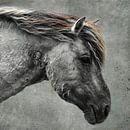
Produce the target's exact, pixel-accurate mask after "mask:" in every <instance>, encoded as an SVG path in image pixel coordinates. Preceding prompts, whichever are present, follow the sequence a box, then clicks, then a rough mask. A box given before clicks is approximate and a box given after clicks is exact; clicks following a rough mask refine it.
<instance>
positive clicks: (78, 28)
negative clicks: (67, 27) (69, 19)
mask: <svg viewBox="0 0 130 130" xmlns="http://www.w3.org/2000/svg"><path fill="white" fill-rule="evenodd" d="M85 19H86V17H82V18H79V19H78V20H77V21H76V22H75V23H74V25H73V26H72V27H71V31H72V32H73V33H75V34H79V33H80V31H81V30H82V28H83V26H84V24H85Z"/></svg>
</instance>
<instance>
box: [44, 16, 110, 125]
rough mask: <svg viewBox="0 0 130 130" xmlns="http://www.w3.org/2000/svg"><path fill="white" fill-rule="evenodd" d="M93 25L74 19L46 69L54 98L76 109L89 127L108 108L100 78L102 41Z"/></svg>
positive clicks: (48, 58)
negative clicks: (62, 100) (73, 105)
mask: <svg viewBox="0 0 130 130" xmlns="http://www.w3.org/2000/svg"><path fill="white" fill-rule="evenodd" d="M88 24H89V26H88ZM94 26H96V25H95V24H94V23H91V22H90V23H89V22H85V17H83V18H80V19H78V20H77V21H76V22H75V23H74V24H73V25H72V27H71V28H70V30H69V31H68V32H67V33H64V35H66V36H67V37H68V40H66V41H65V42H61V43H60V44H58V45H57V46H55V47H54V48H53V49H52V50H51V51H50V52H49V53H48V55H47V66H46V73H47V77H48V79H49V80H50V81H51V84H52V86H53V87H54V89H55V90H56V92H57V93H58V95H59V96H60V97H61V98H62V99H64V100H65V101H67V102H69V103H72V104H75V105H76V106H78V107H79V108H80V109H81V110H82V111H83V113H84V116H85V119H86V120H87V121H88V122H89V123H90V124H96V123H101V122H103V121H104V120H105V119H106V117H107V116H108V113H109V111H110V105H111V99H110V92H109V89H108V87H107V85H106V83H105V81H104V79H103V76H102V64H103V60H104V45H103V40H102V37H101V35H100V33H101V32H100V31H99V29H98V28H97V30H96V28H95V27H94ZM94 29H95V30H94ZM70 39H71V40H70Z"/></svg>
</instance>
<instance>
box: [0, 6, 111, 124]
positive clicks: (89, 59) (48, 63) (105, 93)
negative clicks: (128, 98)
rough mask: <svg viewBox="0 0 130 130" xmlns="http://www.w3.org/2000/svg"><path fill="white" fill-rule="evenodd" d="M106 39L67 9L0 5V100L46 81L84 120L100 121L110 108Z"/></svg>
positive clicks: (90, 121) (96, 26) (91, 23)
mask: <svg viewBox="0 0 130 130" xmlns="http://www.w3.org/2000/svg"><path fill="white" fill-rule="evenodd" d="M104 60H105V43H104V40H103V33H102V30H101V28H100V27H99V26H98V25H97V24H96V21H92V20H86V17H81V18H80V17H77V16H72V15H66V14H60V13H59V14H54V13H47V12H45V11H36V10H33V9H32V10H31V9H21V8H17V7H0V103H2V102H3V101H5V100H7V99H8V98H9V97H11V96H14V95H16V94H17V93H19V92H20V91H22V90H23V89H24V88H26V87H27V86H31V85H32V84H35V83H38V82H41V81H44V80H49V81H50V82H51V85H52V87H53V88H54V90H55V91H56V92H57V94H58V95H59V97H60V98H61V99H63V100H65V101H66V102H68V103H72V104H74V105H76V106H77V107H78V108H79V109H80V110H81V111H82V112H83V113H84V117H85V119H86V120H87V121H88V123H90V124H92V125H94V124H98V123H102V122H104V120H105V119H106V118H107V116H108V114H109V112H110V108H111V96H110V91H109V88H108V87H107V84H106V83H105V81H104V79H103V76H102V67H103V65H104Z"/></svg>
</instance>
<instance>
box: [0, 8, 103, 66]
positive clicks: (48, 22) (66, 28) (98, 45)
mask: <svg viewBox="0 0 130 130" xmlns="http://www.w3.org/2000/svg"><path fill="white" fill-rule="evenodd" d="M0 18H8V19H9V21H14V22H15V23H16V25H17V26H18V27H19V29H21V30H23V31H26V32H27V33H29V34H33V35H36V36H40V37H49V38H52V39H54V40H58V41H66V40H67V41H68V40H72V38H73V36H72V35H71V33H70V29H71V27H72V25H73V24H74V23H75V22H76V20H78V17H76V16H71V15H63V14H62V15H61V14H52V13H45V11H33V10H21V9H17V8H15V7H2V8H0ZM79 37H80V38H81V39H82V40H84V41H85V44H88V45H89V46H90V49H91V50H92V52H93V54H94V56H95V58H96V59H97V60H98V62H99V63H101V64H103V62H104V57H105V47H104V41H103V36H102V31H101V29H100V27H99V26H97V25H96V24H95V22H94V21H86V23H85V26H84V28H83V29H82V31H81V33H80V34H79Z"/></svg>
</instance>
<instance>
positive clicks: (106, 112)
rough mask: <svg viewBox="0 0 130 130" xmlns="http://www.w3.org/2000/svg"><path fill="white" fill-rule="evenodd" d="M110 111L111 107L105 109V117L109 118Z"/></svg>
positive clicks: (107, 106)
mask: <svg viewBox="0 0 130 130" xmlns="http://www.w3.org/2000/svg"><path fill="white" fill-rule="evenodd" d="M109 110H110V107H109V105H106V106H105V108H104V115H105V117H107V116H108V113H109Z"/></svg>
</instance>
